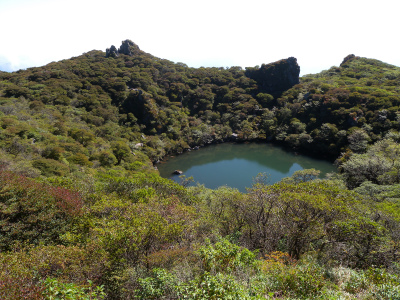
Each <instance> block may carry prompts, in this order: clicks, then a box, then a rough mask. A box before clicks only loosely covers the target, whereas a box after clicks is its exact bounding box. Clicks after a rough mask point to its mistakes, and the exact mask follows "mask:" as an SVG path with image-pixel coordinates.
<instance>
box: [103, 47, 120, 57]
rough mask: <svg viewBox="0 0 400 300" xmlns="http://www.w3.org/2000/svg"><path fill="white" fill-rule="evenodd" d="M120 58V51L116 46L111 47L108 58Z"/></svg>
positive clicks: (107, 54) (107, 51)
mask: <svg viewBox="0 0 400 300" xmlns="http://www.w3.org/2000/svg"><path fill="white" fill-rule="evenodd" d="M117 56H118V50H117V48H116V47H115V46H114V45H111V47H110V48H107V49H106V57H117Z"/></svg>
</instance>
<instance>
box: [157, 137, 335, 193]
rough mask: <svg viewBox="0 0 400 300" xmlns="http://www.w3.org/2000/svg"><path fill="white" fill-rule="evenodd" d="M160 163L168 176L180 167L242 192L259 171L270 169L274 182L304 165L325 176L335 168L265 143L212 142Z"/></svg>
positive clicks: (202, 179) (197, 177)
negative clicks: (213, 143)
mask: <svg viewBox="0 0 400 300" xmlns="http://www.w3.org/2000/svg"><path fill="white" fill-rule="evenodd" d="M157 167H158V169H159V171H160V174H161V176H163V177H165V178H171V179H174V180H176V181H179V180H180V179H179V176H178V175H172V172H173V171H174V170H181V171H183V175H186V177H189V176H193V178H194V180H195V183H197V182H199V183H201V184H204V185H205V186H206V187H208V188H212V189H214V188H217V187H219V186H222V185H228V186H231V187H235V188H237V189H239V190H240V191H242V192H245V191H246V187H251V185H252V183H253V178H254V177H256V176H257V174H259V173H267V174H268V175H269V176H268V178H269V182H270V183H271V184H272V183H275V182H278V181H279V180H281V179H282V178H284V177H289V176H291V175H292V174H293V173H294V172H295V171H298V170H302V169H310V168H315V169H318V170H320V171H321V175H322V176H324V175H325V174H326V173H328V172H333V171H335V168H334V166H333V165H332V164H331V163H330V162H327V161H324V160H317V159H314V158H311V157H307V156H302V155H296V154H295V153H293V152H289V151H286V150H284V149H282V148H280V147H277V146H274V145H271V144H264V143H263V144H261V143H260V144H259V143H249V144H233V143H225V144H219V145H210V146H207V147H204V148H201V149H199V150H195V151H191V152H185V153H184V154H182V155H178V156H176V157H170V158H168V159H166V160H165V161H164V162H163V163H161V164H159V165H157Z"/></svg>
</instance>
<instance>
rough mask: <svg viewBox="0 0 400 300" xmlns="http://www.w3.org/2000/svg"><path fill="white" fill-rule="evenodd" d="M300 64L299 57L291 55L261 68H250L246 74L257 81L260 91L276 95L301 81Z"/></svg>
mask: <svg viewBox="0 0 400 300" xmlns="http://www.w3.org/2000/svg"><path fill="white" fill-rule="evenodd" d="M299 74H300V66H299V65H298V64H297V59H296V58H294V57H289V58H287V59H282V60H279V61H277V62H274V63H270V64H267V65H265V64H263V65H262V66H261V67H260V68H258V69H257V68H248V69H247V70H246V76H247V77H249V78H251V79H254V80H255V81H257V84H258V87H259V91H260V92H265V93H268V94H271V95H274V96H277V95H280V94H282V92H284V91H286V90H288V89H290V88H291V87H292V86H294V85H295V84H298V83H299Z"/></svg>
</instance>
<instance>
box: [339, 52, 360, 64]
mask: <svg viewBox="0 0 400 300" xmlns="http://www.w3.org/2000/svg"><path fill="white" fill-rule="evenodd" d="M357 58H358V56H355V55H354V54H349V55H347V56H346V57H345V58H344V59H343V61H342V63H341V64H340V66H343V65H344V64H345V63H347V62H348V61H350V60H353V59H357Z"/></svg>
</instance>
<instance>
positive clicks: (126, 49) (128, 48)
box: [106, 40, 140, 57]
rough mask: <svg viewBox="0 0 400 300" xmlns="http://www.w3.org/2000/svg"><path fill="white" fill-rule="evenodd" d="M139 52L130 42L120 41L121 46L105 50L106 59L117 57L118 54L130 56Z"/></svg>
mask: <svg viewBox="0 0 400 300" xmlns="http://www.w3.org/2000/svg"><path fill="white" fill-rule="evenodd" d="M137 51H140V49H139V46H138V45H136V44H135V43H134V42H132V41H131V40H125V41H122V44H121V46H120V47H119V49H118V50H117V48H116V47H115V46H114V45H112V46H111V48H107V49H106V57H117V56H118V55H119V54H125V55H129V56H132V55H134V54H135V52H137Z"/></svg>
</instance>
